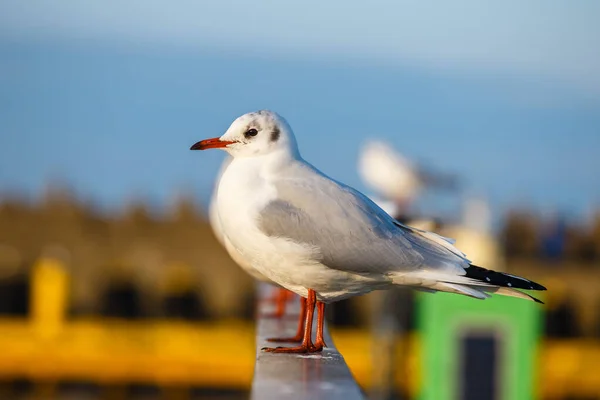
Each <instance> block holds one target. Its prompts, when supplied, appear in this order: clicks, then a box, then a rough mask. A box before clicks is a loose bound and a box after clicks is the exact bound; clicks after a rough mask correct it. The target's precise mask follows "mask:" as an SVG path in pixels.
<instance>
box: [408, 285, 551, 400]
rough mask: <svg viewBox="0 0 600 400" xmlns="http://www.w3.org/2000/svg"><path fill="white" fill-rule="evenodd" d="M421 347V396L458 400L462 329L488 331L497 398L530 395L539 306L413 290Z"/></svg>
mask: <svg viewBox="0 0 600 400" xmlns="http://www.w3.org/2000/svg"><path fill="white" fill-rule="evenodd" d="M417 296H418V297H417V318H418V326H419V331H420V336H421V338H422V340H421V346H422V348H421V349H420V354H421V355H422V360H421V366H422V371H421V379H422V381H421V385H420V393H419V399H421V400H446V399H448V400H450V399H452V400H459V391H458V390H459V388H458V385H459V381H460V376H459V374H460V362H461V355H460V354H459V352H460V341H461V337H462V336H463V334H464V333H465V331H469V330H470V331H473V330H476V331H485V332H489V331H490V330H492V331H494V332H495V333H496V334H497V335H499V336H501V337H502V339H501V341H500V343H501V347H500V349H501V351H502V353H501V354H500V355H499V362H501V365H500V366H499V368H498V369H499V371H500V382H499V384H498V388H499V390H500V391H501V396H500V398H501V399H502V400H519V399H532V398H533V397H534V383H535V375H534V372H535V371H534V368H535V362H536V359H537V350H538V338H539V332H540V321H541V311H542V307H543V306H542V305H541V304H538V303H534V302H532V301H527V300H523V299H516V298H512V297H503V296H493V297H492V298H490V299H486V300H477V299H473V298H470V297H466V296H460V295H456V294H450V293H435V294H430V293H418V294H417Z"/></svg>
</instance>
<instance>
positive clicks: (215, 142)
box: [190, 138, 235, 150]
mask: <svg viewBox="0 0 600 400" xmlns="http://www.w3.org/2000/svg"><path fill="white" fill-rule="evenodd" d="M233 143H235V142H228V141H226V140H220V139H219V138H212V139H206V140H201V141H199V142H198V143H195V144H194V145H193V146H192V147H190V150H208V149H219V148H221V147H225V146H228V145H230V144H233Z"/></svg>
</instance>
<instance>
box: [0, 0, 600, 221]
mask: <svg viewBox="0 0 600 400" xmlns="http://www.w3.org/2000/svg"><path fill="white" fill-rule="evenodd" d="M249 4H251V6H250V5H249ZM598 17H600V3H597V2H592V1H580V2H577V3H573V2H566V1H564V2H558V1H557V2H547V1H546V2H542V1H533V2H527V3H526V4H521V3H520V2H517V1H506V2H502V3H497V4H485V5H484V4H483V3H481V2H475V1H457V2H452V3H447V5H443V4H441V5H440V4H435V5H434V4H432V3H427V2H417V1H412V2H391V1H390V2H381V1H380V2H371V3H369V6H366V3H360V2H356V3H352V2H342V1H331V2H328V3H327V5H320V2H316V1H303V2H275V1H272V2H267V1H262V2H260V1H255V2H252V3H246V2H241V1H230V2H192V1H178V2H157V1H124V2H116V1H112V2H111V1H108V2H94V3H92V2H85V3H84V2H76V1H61V2H58V1H56V2H44V3H36V4H35V5H33V3H30V2H21V1H8V0H4V1H3V2H2V3H0V121H1V125H0V126H2V128H1V129H2V134H1V135H0V191H9V190H10V191H15V190H17V191H21V192H25V193H29V194H33V195H35V194H36V193H39V191H40V190H42V188H43V186H44V183H45V182H47V181H48V179H52V178H61V179H63V180H65V181H67V182H69V183H70V184H71V185H72V186H73V187H74V188H75V189H76V191H77V193H79V194H80V195H81V196H82V197H84V198H90V199H93V200H94V201H96V202H97V203H99V204H101V205H107V206H109V207H110V206H117V205H119V204H121V203H122V202H123V201H124V200H127V199H130V198H132V197H147V198H149V199H150V200H151V201H153V202H155V203H158V204H165V203H167V202H168V201H169V199H171V198H172V197H173V194H174V192H176V191H180V190H185V191H191V192H193V193H195V194H197V195H198V196H199V197H201V198H203V199H205V198H206V197H207V193H208V191H209V190H210V187H211V185H212V182H213V180H214V176H215V173H216V171H217V169H218V165H219V162H220V160H221V159H222V154H220V153H218V152H214V153H210V152H206V153H200V154H198V153H194V152H190V151H188V150H187V149H188V148H189V145H190V144H192V143H193V142H195V141H196V140H199V139H202V138H205V137H212V136H218V135H220V134H221V133H222V132H223V131H224V130H225V129H226V128H227V126H228V125H229V123H230V122H231V121H232V120H233V119H234V118H235V117H236V116H238V115H239V114H241V113H244V112H247V111H252V110H255V109H259V108H271V109H274V110H276V111H278V112H279V113H281V114H282V115H284V116H285V117H286V118H287V119H288V121H289V122H290V123H291V125H292V127H293V128H294V130H295V132H296V134H297V136H298V140H299V142H300V147H301V151H302V153H303V155H304V156H305V158H307V159H308V160H309V161H311V162H312V163H313V164H315V165H316V166H317V167H319V168H321V169H322V170H324V171H325V172H327V173H328V174H330V175H332V176H334V177H335V178H338V179H340V180H342V181H344V182H347V183H349V184H351V185H353V186H356V187H358V188H359V189H364V185H363V184H362V183H361V182H360V180H359V178H358V174H357V172H356V160H357V154H358V150H359V148H360V145H361V143H363V142H364V140H366V139H367V138H370V137H382V138H384V139H386V140H388V141H389V142H391V143H393V144H394V145H395V146H396V148H398V149H399V150H401V151H403V152H404V153H405V154H406V155H407V156H408V157H410V158H413V159H415V160H420V161H423V162H426V163H428V164H430V165H431V166H432V167H436V168H438V169H442V170H445V171H448V172H456V173H458V174H460V176H461V177H462V180H463V182H464V183H465V193H466V194H477V195H484V196H486V197H488V198H489V199H490V201H491V202H492V204H493V206H494V209H495V210H496V211H498V212H501V211H503V210H505V209H506V208H508V207H511V206H514V205H515V204H529V205H530V206H531V207H532V208H536V209H551V208H555V207H556V208H560V209H563V210H565V211H568V212H572V213H575V214H577V213H582V212H585V211H586V210H587V208H588V207H590V206H591V205H594V204H598V202H599V201H600V174H599V172H600V161H599V159H598V156H597V154H598V150H600V51H598V50H597V43H598V42H599V39H600V26H599V25H598V24H597V23H596V21H597V20H598ZM317 139H318V140H317ZM456 203H457V201H456V200H452V199H440V198H428V199H425V203H424V205H423V208H425V209H426V210H434V211H436V212H446V213H449V212H452V211H453V210H455V209H456Z"/></svg>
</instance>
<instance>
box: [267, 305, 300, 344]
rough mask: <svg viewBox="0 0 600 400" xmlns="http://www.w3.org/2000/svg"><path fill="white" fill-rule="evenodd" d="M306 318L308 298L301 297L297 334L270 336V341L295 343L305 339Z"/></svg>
mask: <svg viewBox="0 0 600 400" xmlns="http://www.w3.org/2000/svg"><path fill="white" fill-rule="evenodd" d="M305 320H306V299H305V298H304V297H301V298H300V314H299V316H298V329H297V330H296V336H293V337H288V338H270V339H267V340H268V341H269V342H279V343H295V342H301V341H302V339H304V321H305Z"/></svg>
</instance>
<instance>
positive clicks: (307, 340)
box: [262, 289, 323, 353]
mask: <svg viewBox="0 0 600 400" xmlns="http://www.w3.org/2000/svg"><path fill="white" fill-rule="evenodd" d="M316 303H317V294H316V293H315V291H314V290H312V289H308V297H307V298H306V320H305V324H304V336H303V338H302V344H301V345H300V346H297V347H274V348H273V347H264V348H263V349H262V350H264V351H267V352H271V353H316V352H319V351H321V350H322V349H323V348H322V347H321V348H318V347H317V346H315V345H314V344H313V343H312V338H311V336H312V322H313V316H314V314H315V305H316ZM321 329H322V327H321ZM321 335H322V333H321Z"/></svg>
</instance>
